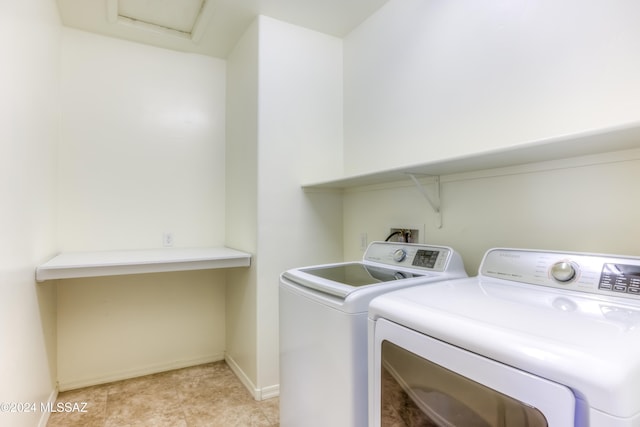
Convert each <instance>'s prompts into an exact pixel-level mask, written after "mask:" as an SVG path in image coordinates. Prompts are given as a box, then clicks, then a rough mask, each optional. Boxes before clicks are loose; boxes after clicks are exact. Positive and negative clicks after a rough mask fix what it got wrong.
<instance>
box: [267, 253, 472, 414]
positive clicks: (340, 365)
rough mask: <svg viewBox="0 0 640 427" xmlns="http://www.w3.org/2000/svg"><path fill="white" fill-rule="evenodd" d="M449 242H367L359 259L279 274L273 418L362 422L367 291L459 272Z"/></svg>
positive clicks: (458, 260) (387, 289)
mask: <svg viewBox="0 0 640 427" xmlns="http://www.w3.org/2000/svg"><path fill="white" fill-rule="evenodd" d="M466 276H467V274H466V272H465V270H464V266H463V263H462V259H461V257H460V255H459V254H458V253H457V252H456V251H454V250H453V249H451V248H449V247H444V246H431V245H422V244H407V243H388V242H373V243H371V244H370V245H369V247H368V248H367V251H366V253H365V254H364V257H363V260H362V261H357V262H346V263H336V264H326V265H319V266H313V267H304V268H296V269H292V270H289V271H287V272H285V273H283V274H282V275H281V278H280V297H279V303H280V308H279V310H280V425H281V426H282V427H327V426H331V427H363V426H366V425H367V423H368V420H367V415H368V409H367V401H368V399H367V394H368V393H367V390H368V386H367V310H368V307H369V302H370V301H371V299H373V298H374V297H376V296H378V295H381V294H383V293H385V292H390V291H393V290H398V289H401V288H406V287H410V286H416V285H420V284H426V283H433V282H437V281H440V280H446V279H452V278H459V277H466Z"/></svg>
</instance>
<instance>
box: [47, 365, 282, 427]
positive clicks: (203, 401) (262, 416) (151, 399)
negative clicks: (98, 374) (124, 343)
mask: <svg viewBox="0 0 640 427" xmlns="http://www.w3.org/2000/svg"><path fill="white" fill-rule="evenodd" d="M58 402H64V403H70V404H71V405H68V407H70V408H74V406H73V404H74V403H82V402H86V403H87V405H86V412H78V411H76V412H68V413H65V412H54V413H52V414H51V416H50V417H49V422H48V423H47V427H75V426H78V427H79V426H82V427H205V426H206V427H217V426H221V427H227V426H238V427H245V426H247V427H249V426H256V427H257V426H260V427H263V426H264V427H277V426H278V425H279V419H278V413H279V412H278V404H279V399H278V398H273V399H267V400H263V401H261V402H257V401H255V400H254V399H253V397H252V396H251V395H250V394H249V392H248V391H247V389H246V388H245V387H244V386H243V385H242V384H241V383H240V380H238V378H237V377H236V376H235V375H234V374H233V372H232V371H231V369H229V367H228V366H227V364H226V363H225V362H223V361H222V362H215V363H208V364H205V365H199V366H194V367H191V368H184V369H178V370H174V371H169V372H162V373H158V374H153V375H148V376H145V377H139V378H133V379H130V380H123V381H117V382H114V383H110V384H104V385H97V386H93V387H87V388H82V389H78V390H71V391H66V392H61V393H60V394H59V395H58V400H57V402H56V404H58ZM79 406H80V405H77V406H75V408H76V409H78V408H79Z"/></svg>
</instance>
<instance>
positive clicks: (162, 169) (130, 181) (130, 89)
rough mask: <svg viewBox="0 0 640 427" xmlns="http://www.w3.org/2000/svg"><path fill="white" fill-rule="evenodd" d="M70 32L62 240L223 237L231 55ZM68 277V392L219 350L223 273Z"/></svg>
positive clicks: (208, 241)
mask: <svg viewBox="0 0 640 427" xmlns="http://www.w3.org/2000/svg"><path fill="white" fill-rule="evenodd" d="M62 35H63V37H62V54H61V70H62V72H61V99H62V120H61V142H60V147H59V150H58V156H59V163H58V183H59V191H58V195H59V204H58V213H57V215H58V229H57V236H58V243H59V247H60V249H61V250H64V251H74V250H110V249H143V248H159V247H162V234H163V233H164V232H171V233H173V236H174V240H175V243H174V246H176V247H198V246H217V245H223V244H224V235H225V208H224V199H225V188H224V186H225V183H224V180H225V62H224V61H222V60H218V59H213V58H209V57H205V56H200V55H194V54H185V53H180V52H174V51H169V50H164V49H159V48H153V47H148V46H144V45H140V44H135V43H131V42H126V41H122V40H117V39H110V38H106V37H102V36H98V35H92V34H89V33H85V32H82V31H77V30H72V29H66V28H65V29H64V30H63V32H62ZM58 286H59V293H58V305H59V310H58V341H59V345H58V364H59V382H60V388H61V389H67V388H75V387H79V386H83V385H88V384H94V383H98V382H105V381H110V380H114V379H118V378H124V377H129V376H133V375H141V374H146V373H149V372H155V371H158V370H162V369H170V368H175V367H181V366H186V365H190V364H195V363H202V362H206V361H210V360H217V359H222V358H223V355H224V342H225V325H224V315H225V314H224V300H225V275H224V273H223V272H215V271H205V272H195V273H194V272H191V273H189V272H184V273H172V274H163V275H141V276H115V277H109V278H100V279H73V280H63V281H60V283H59V285H58ZM118 343H120V344H118Z"/></svg>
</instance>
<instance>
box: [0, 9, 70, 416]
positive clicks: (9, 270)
mask: <svg viewBox="0 0 640 427" xmlns="http://www.w3.org/2000/svg"><path fill="white" fill-rule="evenodd" d="M60 27H61V25H60V19H59V16H58V11H57V9H56V5H55V2H43V1H36V0H27V1H20V2H9V1H3V2H0V64H2V65H1V66H0V94H2V95H1V96H0V117H1V118H0V201H1V203H2V207H1V208H0V233H1V235H2V239H0V349H1V350H0V378H2V381H1V382H0V402H15V403H19V402H23V403H24V402H37V411H36V412H30V413H6V412H4V411H3V412H2V413H0V426H11V427H16V426H17V427H21V426H24V427H31V426H34V425H38V422H39V421H40V422H42V423H44V422H45V421H46V414H42V413H41V412H40V402H46V401H47V400H48V399H50V398H52V397H55V394H54V393H55V377H56V370H55V348H56V344H55V341H56V336H55V284H51V283H48V284H36V283H35V280H34V279H35V278H34V271H35V267H36V265H38V264H39V263H41V262H43V261H45V260H46V259H47V258H48V257H49V256H51V255H52V254H53V252H54V250H55V246H54V235H55V223H54V220H55V149H56V144H57V141H58V118H59V105H58V100H59V97H58V68H59V67H58V64H59V60H58V54H59V43H60ZM42 425H44V424H42Z"/></svg>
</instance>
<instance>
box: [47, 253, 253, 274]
mask: <svg viewBox="0 0 640 427" xmlns="http://www.w3.org/2000/svg"><path fill="white" fill-rule="evenodd" d="M250 265H251V254H248V253H246V252H241V251H237V250H235V249H230V248H226V247H215V248H189V249H183V248H163V249H148V250H128V251H95V252H63V253H61V254H59V255H57V256H56V257H54V258H52V259H51V260H49V261H47V262H46V263H44V264H41V265H39V266H38V267H37V268H36V280H37V281H38V282H44V281H46V280H55V279H72V278H79V277H98V276H116V275H121V274H142V273H162V272H169V271H187V270H207V269H214V268H231V267H248V266H250Z"/></svg>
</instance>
